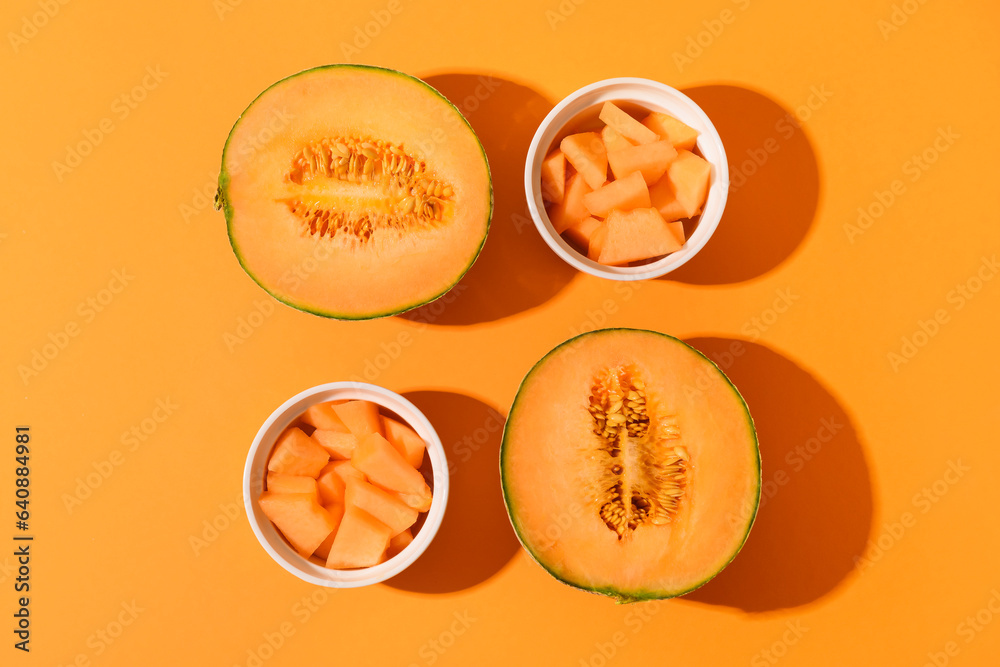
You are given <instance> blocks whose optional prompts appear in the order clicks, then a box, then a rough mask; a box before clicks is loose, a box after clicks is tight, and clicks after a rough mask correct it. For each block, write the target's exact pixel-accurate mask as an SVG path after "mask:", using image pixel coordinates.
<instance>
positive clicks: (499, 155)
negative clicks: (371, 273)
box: [402, 74, 575, 325]
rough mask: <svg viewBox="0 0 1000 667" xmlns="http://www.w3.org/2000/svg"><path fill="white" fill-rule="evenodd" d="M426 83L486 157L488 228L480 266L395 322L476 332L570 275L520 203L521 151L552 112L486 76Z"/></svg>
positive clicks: (516, 87) (542, 298)
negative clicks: (468, 327)
mask: <svg viewBox="0 0 1000 667" xmlns="http://www.w3.org/2000/svg"><path fill="white" fill-rule="evenodd" d="M425 80H426V81H427V83H429V84H430V85H432V86H434V87H435V88H436V89H437V90H438V91H440V92H441V94H442V95H444V96H445V97H447V98H448V99H449V100H451V101H452V102H453V103H454V104H455V106H457V107H458V108H459V109H460V110H461V111H462V113H463V114H464V115H465V117H466V118H467V119H468V121H469V123H470V124H471V125H472V128H473V129H474V130H475V131H476V134H477V135H478V136H479V140H480V141H481V142H482V144H483V148H484V149H485V150H486V155H487V157H488V159H489V163H490V172H491V175H492V178H493V222H492V223H491V225H490V232H489V235H488V236H487V238H486V244H485V245H484V246H483V250H482V252H481V253H480V255H479V259H477V260H476V263H475V264H473V266H472V268H471V269H469V272H468V273H467V274H466V275H465V277H464V278H463V279H462V281H461V282H460V283H459V284H458V285H457V286H456V287H455V288H454V289H452V291H451V292H449V293H448V294H447V295H445V296H444V297H442V298H441V299H439V300H438V301H436V302H433V303H430V304H428V305H426V306H423V307H421V308H417V309H415V310H412V311H410V312H409V313H406V314H404V315H402V317H405V318H407V319H411V320H415V321H418V322H425V323H433V324H445V325H461V324H477V323H479V322H491V321H493V320H498V319H500V318H503V317H508V316H510V315H514V314H517V313H519V312H521V311H524V310H527V309H529V308H534V307H536V306H539V305H541V304H543V303H545V302H546V301H548V300H549V299H551V298H552V297H554V296H555V295H556V294H558V293H559V291H560V290H561V289H563V288H564V287H565V286H566V285H567V284H568V283H569V281H570V280H571V279H572V278H573V276H574V274H575V272H574V271H573V269H572V268H571V267H570V266H569V265H567V264H566V263H565V262H563V261H562V260H560V259H559V258H558V257H557V256H556V255H555V253H553V252H552V251H551V250H550V249H549V247H548V246H547V245H545V242H544V241H542V238H541V236H539V234H538V232H537V231H536V230H535V226H534V224H533V223H532V221H531V216H530V215H529V213H528V206H527V202H526V199H525V195H524V161H525V159H526V158H527V155H528V146H529V144H530V143H531V138H532V137H533V136H534V134H535V130H536V129H538V125H539V123H541V122H542V119H543V118H545V115H546V114H547V113H548V112H549V110H550V109H551V108H552V104H551V103H550V102H549V101H548V100H547V99H545V98H544V97H542V96H541V95H539V94H538V93H536V92H535V91H533V90H531V89H530V88H527V87H526V86H522V85H520V84H517V83H514V82H511V81H506V80H504V79H499V78H496V77H493V76H488V75H478V74H439V75H434V76H429V77H427V78H426V79H425Z"/></svg>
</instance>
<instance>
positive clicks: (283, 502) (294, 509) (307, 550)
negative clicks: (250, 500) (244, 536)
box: [257, 491, 337, 558]
mask: <svg viewBox="0 0 1000 667" xmlns="http://www.w3.org/2000/svg"><path fill="white" fill-rule="evenodd" d="M257 503H258V504H259V505H260V509H261V510H262V511H263V512H264V514H265V515H266V516H267V518H268V519H270V520H271V522H272V523H273V524H274V525H275V526H277V527H278V530H280V531H281V532H282V534H283V535H284V536H285V537H286V538H287V539H288V541H289V542H290V543H291V544H292V546H293V547H294V548H295V550H296V551H298V552H299V554H301V555H302V556H303V557H304V558H308V557H309V556H310V555H311V554H312V553H313V552H314V551H316V547H318V546H319V545H320V544H322V542H323V540H325V539H326V538H327V536H328V535H329V534H330V533H331V532H333V531H334V530H336V528H337V524H336V522H335V521H334V519H333V517H332V516H330V513H329V512H327V511H326V510H325V509H323V507H322V506H320V504H319V503H318V502H317V501H316V494H314V493H272V492H270V491H265V492H264V493H262V494H261V495H260V498H259V499H258V501H257Z"/></svg>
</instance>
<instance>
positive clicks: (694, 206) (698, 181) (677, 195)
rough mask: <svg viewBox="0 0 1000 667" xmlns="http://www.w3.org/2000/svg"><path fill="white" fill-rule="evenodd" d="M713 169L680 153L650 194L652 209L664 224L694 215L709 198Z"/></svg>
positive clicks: (689, 153)
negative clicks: (659, 215)
mask: <svg viewBox="0 0 1000 667" xmlns="http://www.w3.org/2000/svg"><path fill="white" fill-rule="evenodd" d="M711 174H712V165H710V164H709V163H708V162H706V161H705V160H704V159H702V158H700V157H698V156H697V155H695V154H694V153H691V152H690V151H686V150H680V151H678V153H677V157H676V158H675V159H674V161H673V162H671V163H670V166H669V167H667V173H666V174H664V175H663V178H661V179H660V180H659V181H657V183H656V185H654V186H653V187H652V188H651V189H650V191H649V197H650V202H651V205H652V206H653V207H654V208H656V209H657V210H658V211H660V214H661V215H662V216H663V218H664V219H665V220H679V219H680V218H690V217H692V216H694V215H697V214H698V212H699V211H700V210H701V207H702V206H703V205H704V204H705V200H706V199H707V198H708V187H709V180H710V178H711Z"/></svg>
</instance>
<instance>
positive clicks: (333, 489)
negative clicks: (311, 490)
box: [316, 462, 363, 505]
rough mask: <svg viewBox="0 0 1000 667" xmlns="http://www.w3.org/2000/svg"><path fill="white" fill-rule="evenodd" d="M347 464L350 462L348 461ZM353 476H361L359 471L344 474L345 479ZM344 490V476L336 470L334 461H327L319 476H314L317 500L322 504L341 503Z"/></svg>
mask: <svg viewBox="0 0 1000 667" xmlns="http://www.w3.org/2000/svg"><path fill="white" fill-rule="evenodd" d="M345 463H346V462H345ZM348 465H350V464H349V463H348ZM353 477H361V478H363V476H362V475H361V473H358V474H357V475H347V476H346V478H347V479H350V478H353ZM345 491H346V479H345V477H341V474H340V473H339V472H338V471H337V464H336V462H334V463H328V464H327V465H326V467H324V468H323V470H321V471H320V473H319V477H317V478H316V492H317V493H318V494H319V502H320V503H321V504H322V505H329V504H332V503H341V504H343V502H344V494H345Z"/></svg>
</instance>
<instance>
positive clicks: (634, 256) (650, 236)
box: [597, 208, 681, 265]
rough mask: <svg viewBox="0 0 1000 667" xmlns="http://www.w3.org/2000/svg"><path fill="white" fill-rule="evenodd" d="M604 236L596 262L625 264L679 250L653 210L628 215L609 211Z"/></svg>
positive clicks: (664, 222) (661, 219)
mask: <svg viewBox="0 0 1000 667" xmlns="http://www.w3.org/2000/svg"><path fill="white" fill-rule="evenodd" d="M604 226H605V227H607V232H606V234H605V237H604V242H603V243H602V245H601V250H600V252H599V254H598V256H597V261H598V262H600V263H601V264H609V265H616V264H627V263H628V262H635V261H638V260H641V259H649V258H651V257H659V256H661V255H667V254H669V253H672V252H675V251H677V250H680V248H681V243H678V242H677V237H676V236H675V234H674V232H672V231H671V230H670V228H669V227H668V226H667V223H666V221H665V220H664V219H663V216H661V215H660V212H659V211H657V210H656V209H655V208H637V209H634V210H632V211H628V212H627V213H621V212H619V211H611V214H610V215H608V219H607V220H605V221H604Z"/></svg>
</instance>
